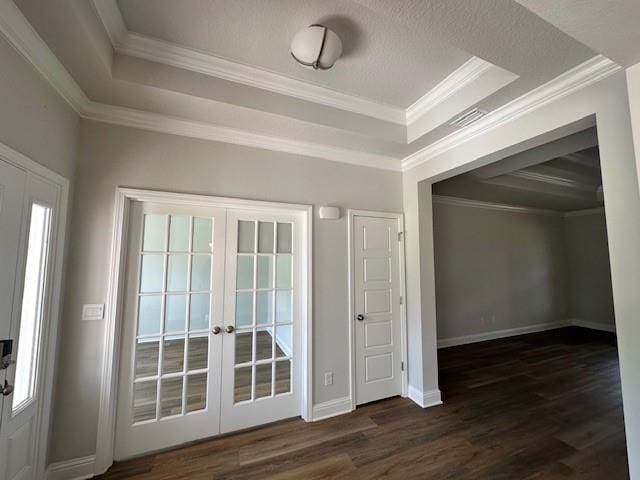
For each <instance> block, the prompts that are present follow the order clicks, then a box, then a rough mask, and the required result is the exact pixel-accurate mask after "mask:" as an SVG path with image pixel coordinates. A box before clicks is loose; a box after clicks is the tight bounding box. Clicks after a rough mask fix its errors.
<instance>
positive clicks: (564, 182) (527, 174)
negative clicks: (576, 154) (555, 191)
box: [505, 170, 598, 194]
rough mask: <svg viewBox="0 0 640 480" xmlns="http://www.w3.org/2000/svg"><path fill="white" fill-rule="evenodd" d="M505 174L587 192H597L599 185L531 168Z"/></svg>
mask: <svg viewBox="0 0 640 480" xmlns="http://www.w3.org/2000/svg"><path fill="white" fill-rule="evenodd" d="M505 175H508V176H510V177H515V178H521V179H523V180H531V181H534V182H541V183H547V184H550V185H556V186H559V187H565V188H572V189H574V190H581V191H585V192H591V193H594V194H595V191H596V189H597V188H598V186H597V185H596V186H594V185H588V184H586V183H582V182H578V181H576V180H571V179H569V178H562V177H555V176H553V175H546V174H544V173H538V172H532V171H530V170H517V171H515V172H509V173H506V174H505Z"/></svg>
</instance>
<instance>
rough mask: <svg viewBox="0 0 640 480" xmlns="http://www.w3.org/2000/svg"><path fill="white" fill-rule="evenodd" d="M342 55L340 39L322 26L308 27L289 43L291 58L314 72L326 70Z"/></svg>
mask: <svg viewBox="0 0 640 480" xmlns="http://www.w3.org/2000/svg"><path fill="white" fill-rule="evenodd" d="M340 55H342V41H341V40H340V37H338V35H336V34H335V33H334V32H333V31H331V30H329V29H328V28H327V27H325V26H324V25H309V26H308V27H306V28H303V29H302V30H300V31H299V32H298V33H296V35H295V36H294V37H293V40H292V41H291V56H292V57H293V58H294V59H295V60H296V62H298V63H299V64H301V65H304V66H305V67H308V68H313V69H314V70H318V69H320V70H328V69H330V68H331V67H333V64H334V63H336V60H338V58H340Z"/></svg>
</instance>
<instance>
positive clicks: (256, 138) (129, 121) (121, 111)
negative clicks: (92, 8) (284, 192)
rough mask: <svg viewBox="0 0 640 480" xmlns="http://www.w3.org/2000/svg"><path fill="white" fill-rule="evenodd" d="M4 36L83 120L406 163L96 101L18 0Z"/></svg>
mask: <svg viewBox="0 0 640 480" xmlns="http://www.w3.org/2000/svg"><path fill="white" fill-rule="evenodd" d="M0 33H2V35H3V36H4V37H5V38H6V39H7V40H8V41H9V43H11V44H12V45H13V46H14V48H16V50H18V51H19V52H20V53H21V54H22V55H23V56H24V57H25V58H26V59H27V61H29V62H30V63H31V64H32V65H33V66H34V67H35V68H36V70H37V71H38V72H39V73H40V74H41V75H42V76H43V77H44V78H45V80H47V81H48V82H49V84H50V85H51V86H52V87H53V88H54V89H55V90H56V91H57V92H58V94H59V95H60V96H61V97H62V98H63V99H64V100H65V101H66V102H67V103H68V104H69V105H70V106H71V108H73V109H74V110H75V111H76V112H77V113H78V115H80V116H81V117H82V118H86V119H89V120H96V121H101V122H106V123H113V124H118V125H125V126H129V127H135V128H140V129H144V130H152V131H156V132H164V133H171V134H175V135H181V136H187V137H195V138H202V139H205V140H213V141H217V142H224V143H232V144H236V145H244V146H249V147H255V148H262V149H267V150H273V151H278V152H286V153H293V154H297V155H304V156H308V157H315V158H322V159H325V160H332V161H335V162H342V163H349V164H352V165H361V166H367V167H373V168H379V169H384V170H393V171H399V170H400V159H399V158H395V157H388V156H384V155H377V154H374V153H368V152H362V151H356V150H351V149H345V148H340V147H334V146H331V145H323V144H317V143H311V142H301V141H298V140H294V139H290V138H284V137H277V136H271V135H265V134H260V133H255V132H250V131H246V130H239V129H234V128H230V127H224V126H220V125H214V124H209V123H203V122H196V121H191V120H187V119H182V118H175V117H169V116H166V115H160V114H156V113H152V112H145V111H141V110H134V109H130V108H125V107H117V106H111V105H106V104H102V103H97V102H93V101H91V100H90V99H89V98H88V97H87V96H86V95H85V93H84V92H83V91H82V89H81V88H80V86H79V85H78V84H77V83H76V81H75V80H74V79H73V77H72V76H71V75H70V74H69V72H67V70H66V69H65V68H64V66H63V65H62V63H60V61H59V60H58V58H57V57H56V56H55V55H54V53H53V52H52V51H51V50H50V49H49V46H48V45H47V44H46V43H45V42H44V40H42V38H40V36H39V35H38V33H37V32H36V31H35V30H34V29H33V27H32V26H31V24H30V23H29V21H28V20H27V19H26V18H25V17H24V15H23V14H22V12H21V11H20V10H19V9H18V7H17V6H16V5H15V4H14V3H13V1H12V0H0Z"/></svg>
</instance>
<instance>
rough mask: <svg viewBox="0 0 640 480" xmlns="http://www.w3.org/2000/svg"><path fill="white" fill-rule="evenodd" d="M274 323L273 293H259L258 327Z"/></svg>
mask: <svg viewBox="0 0 640 480" xmlns="http://www.w3.org/2000/svg"><path fill="white" fill-rule="evenodd" d="M272 322H273V292H272V291H271V292H257V300H256V325H266V324H271V323H272Z"/></svg>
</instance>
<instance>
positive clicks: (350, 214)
mask: <svg viewBox="0 0 640 480" xmlns="http://www.w3.org/2000/svg"><path fill="white" fill-rule="evenodd" d="M355 217H372V218H389V219H393V220H396V221H397V222H398V232H399V233H401V239H400V240H399V242H398V243H399V249H398V255H399V257H400V258H399V259H398V261H399V266H400V296H401V297H402V299H403V301H402V304H401V305H400V339H401V342H400V348H401V353H400V355H401V357H402V362H403V364H404V368H403V370H402V396H403V397H406V396H407V395H408V391H407V389H408V387H407V379H408V377H407V369H408V365H407V312H406V303H407V302H406V293H405V291H406V285H405V256H404V215H403V214H402V213H388V212H373V211H369V210H352V209H349V210H348V211H347V219H348V234H347V238H348V245H349V248H348V255H349V317H348V323H349V398H350V399H351V411H353V410H355V409H356V372H355V368H356V358H355V355H356V348H355V340H356V339H355V329H354V323H353V318H354V315H355V279H354V275H355V265H354V259H355V252H354V248H355V245H354V235H353V233H354V232H353V226H354V218H355ZM345 413H346V412H345Z"/></svg>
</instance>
